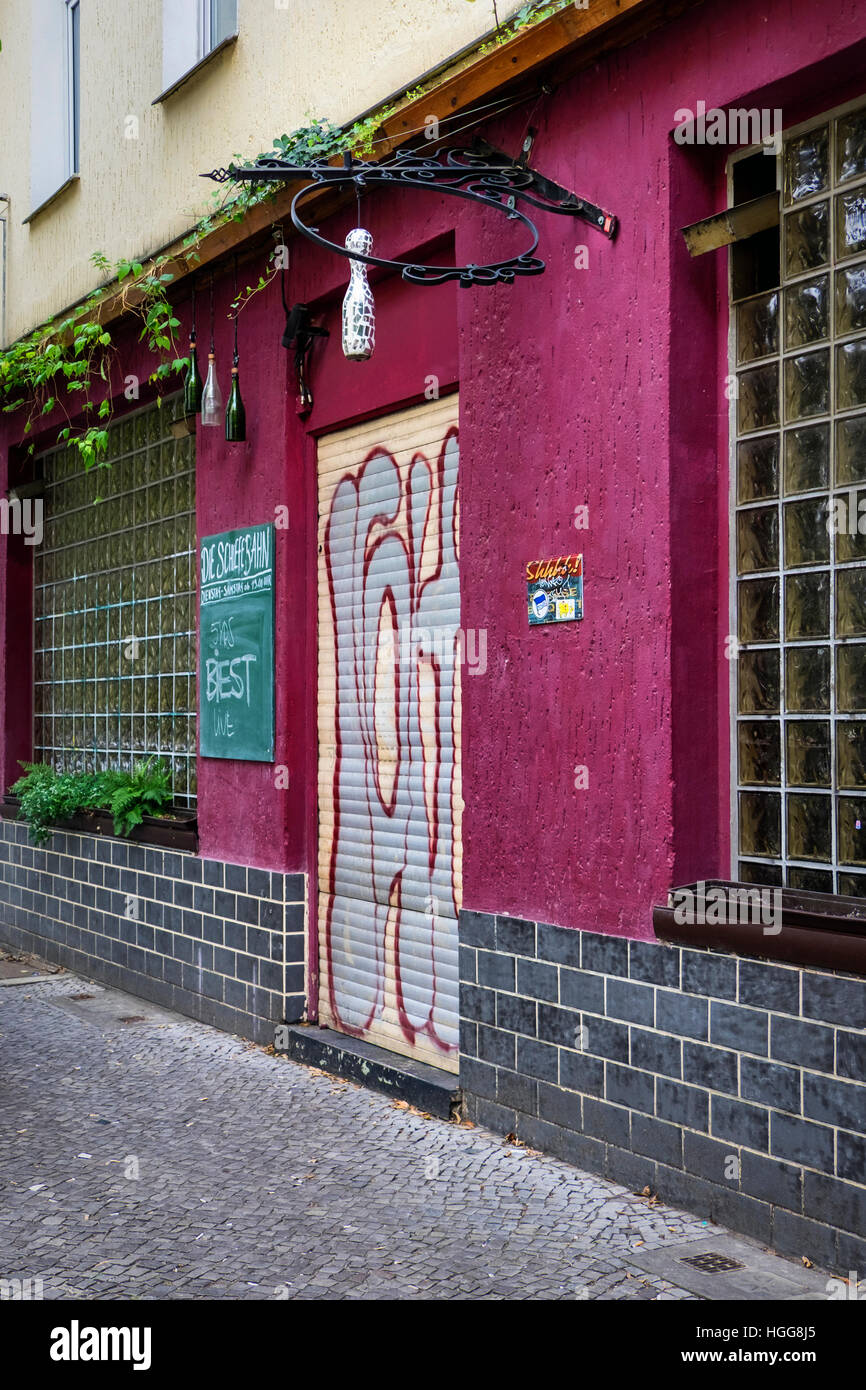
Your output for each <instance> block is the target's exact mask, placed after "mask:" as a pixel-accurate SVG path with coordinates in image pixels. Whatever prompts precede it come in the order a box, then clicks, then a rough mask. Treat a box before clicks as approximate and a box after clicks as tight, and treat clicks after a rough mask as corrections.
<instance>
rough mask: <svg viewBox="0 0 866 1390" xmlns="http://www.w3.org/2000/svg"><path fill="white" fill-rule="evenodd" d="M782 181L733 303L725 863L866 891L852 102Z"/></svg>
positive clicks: (863, 205)
mask: <svg viewBox="0 0 866 1390" xmlns="http://www.w3.org/2000/svg"><path fill="white" fill-rule="evenodd" d="M761 158H764V159H767V158H769V156H766V155H763V156H761ZM778 174H779V187H780V188H781V209H782V211H781V227H780V231H779V235H780V247H779V251H780V259H779V265H780V269H779V275H778V277H777V279H778V283H777V285H776V286H775V287H774V288H769V289H767V288H766V287H765V289H764V292H763V293H760V294H753V295H751V296H750V297H748V298H744V299H741V300H739V301H736V302H734V303H733V305H732V320H733V322H732V336H733V353H734V364H733V366H734V368H735V370H736V375H737V386H738V390H737V395H736V401H735V408H734V416H735V436H736V446H735V447H736V458H735V467H734V487H735V493H736V496H735V524H734V535H733V553H734V559H735V571H736V631H737V637H738V641H739V644H740V645H739V657H738V660H737V661H736V662H735V663H734V665H735V667H736V680H735V685H736V690H735V695H734V705H735V725H736V728H735V751H734V756H735V765H736V796H737V807H736V821H737V830H736V833H737V841H736V844H737V853H736V859H735V863H736V865H737V876H738V877H739V878H741V879H745V880H747V881H750V882H757V883H770V884H785V885H787V886H790V887H792V888H799V889H802V890H807V891H817V892H836V893H844V894H849V895H854V896H857V897H863V896H866V103H863V104H861V105H860V106H859V107H858V108H857V109H853V110H852V109H850V108H848V109H846V110H841V111H839V112H838V113H830V114H829V115H828V116H826V117H824V118H822V119H821V120H819V121H817V122H812V123H810V124H809V125H808V126H807V127H800V128H798V129H797V130H795V131H792V132H789V133H788V135H787V137H786V138H785V140H784V142H783V148H782V152H781V154H780V156H779V170H778ZM745 245H748V243H745ZM861 499H862V509H861Z"/></svg>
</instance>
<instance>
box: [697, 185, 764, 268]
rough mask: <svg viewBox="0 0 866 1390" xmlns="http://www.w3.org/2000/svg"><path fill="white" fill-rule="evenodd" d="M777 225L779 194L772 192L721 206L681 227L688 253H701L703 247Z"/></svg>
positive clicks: (723, 243)
mask: <svg viewBox="0 0 866 1390" xmlns="http://www.w3.org/2000/svg"><path fill="white" fill-rule="evenodd" d="M778 225H779V194H778V193H777V192H776V193H765V194H764V195H763V197H761V198H752V199H751V201H750V202H748V203H739V204H737V206H736V207H732V208H725V210H724V212H717V213H716V214H715V216H714V217H705V218H704V219H703V221H701V222H693V223H692V224H691V226H690V227H683V229H682V233H683V236H684V237H685V240H686V246H687V247H688V248H689V255H690V256H703V255H706V253H707V251H718V250H719V248H720V247H722V246H730V245H731V244H732V243H733V242H735V241H745V240H746V238H747V237H750V236H754V235H755V234H756V232H764V231H766V230H767V228H768V227H778Z"/></svg>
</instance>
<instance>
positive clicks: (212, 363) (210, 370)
mask: <svg viewBox="0 0 866 1390" xmlns="http://www.w3.org/2000/svg"><path fill="white" fill-rule="evenodd" d="M222 413H223V398H222V392H221V391H220V384H219V382H218V381H217V374H216V356H215V354H214V345H213V277H211V282H210V352H209V353H208V355H207V380H206V381H205V384H204V391H203V392H202V398H201V422H202V424H203V425H221V424H222Z"/></svg>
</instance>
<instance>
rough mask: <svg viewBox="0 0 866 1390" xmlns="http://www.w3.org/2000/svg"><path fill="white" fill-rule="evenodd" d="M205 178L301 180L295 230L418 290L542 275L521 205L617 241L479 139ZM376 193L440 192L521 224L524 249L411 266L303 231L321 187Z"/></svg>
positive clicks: (604, 217)
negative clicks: (307, 209)
mask: <svg viewBox="0 0 866 1390" xmlns="http://www.w3.org/2000/svg"><path fill="white" fill-rule="evenodd" d="M527 154H528V151H527ZM202 177H203V178H209V179H213V180H214V181H215V182H216V183H226V182H229V181H230V180H231V181H238V182H240V181H243V182H247V183H252V184H266V183H275V182H276V183H286V182H294V181H297V180H298V179H306V180H307V182H306V184H305V185H304V187H303V188H301V189H300V190H299V191H298V192H297V193H296V194H295V196H294V198H293V200H292V206H291V211H290V216H291V219H292V222H293V224H294V226H295V227H296V229H297V230H298V231H299V232H300V233H301V234H302V235H303V236H305V237H307V238H308V239H309V240H310V241H313V242H315V243H316V244H317V245H319V246H322V247H324V248H325V249H326V250H329V251H333V252H334V254H335V255H338V256H344V257H346V258H347V259H348V260H351V261H356V262H362V263H363V264H365V265H375V266H381V267H383V268H384V269H386V270H391V271H399V272H400V273H401V275H402V277H403V279H404V280H407V281H409V282H410V283H412V284H415V285H441V284H444V283H445V282H446V281H449V280H456V281H457V282H458V283H459V284H460V285H461V286H462V287H463V288H465V289H468V288H471V287H472V286H474V285H493V284H497V283H499V284H506V285H510V284H513V282H514V279H515V277H516V276H518V275H540V274H541V273H542V271H543V270H544V261H542V260H540V259H539V258H538V257H537V256H536V255H535V251H536V248H537V247H538V231H537V229H536V227H535V225H534V223H533V222H532V221H531V220H530V218H529V217H528V216H527V214H526V213H525V212H522V211H521V210H520V209H519V208H518V206H517V203H518V200H519V201H521V202H524V203H529V204H530V205H531V206H532V207H535V208H539V209H541V210H542V211H543V212H551V213H556V214H559V215H562V216H568V217H575V218H579V219H580V220H582V221H584V222H587V223H589V225H590V226H593V227H595V228H596V230H597V231H600V232H601V233H602V234H603V235H604V236H606V237H607V238H608V239H609V240H611V241H612V240H613V238H614V237H615V236H616V232H617V226H618V222H617V218H616V217H614V216H613V214H612V213H608V212H605V211H604V210H603V209H602V208H600V207H597V206H596V205H595V204H594V203H590V202H588V201H587V200H586V199H585V198H579V197H578V196H577V194H575V193H572V192H570V191H569V190H568V189H565V188H562V187H560V185H559V184H557V183H554V182H553V180H552V179H548V178H545V177H544V175H543V174H539V173H538V172H537V171H536V170H534V169H529V168H527V167H526V165H525V164H521V163H519V162H517V163H515V161H514V160H513V159H511V158H510V157H509V156H508V155H506V154H503V153H502V152H501V151H499V150H497V149H495V148H494V147H493V146H492V145H488V144H487V143H486V141H483V140H476V141H475V144H474V147H473V148H472V149H471V150H466V149H445V150H442V151H441V153H440V154H437V155H429V154H424V153H423V152H421V151H418V150H404V151H401V152H400V153H399V154H397V155H395V156H394V157H393V158H391V159H388V160H386V161H383V162H382V163H378V164H374V163H369V162H368V161H366V160H361V159H355V158H353V156H352V155H351V154H345V155H344V156H343V163H342V165H333V164H329V163H324V162H319V163H315V164H310V165H306V164H292V163H291V162H289V161H288V160H285V159H279V158H276V157H274V158H271V157H270V156H265V157H263V158H260V159H258V160H256V162H255V163H254V164H252V165H245V166H237V165H233V164H232V165H229V167H228V168H227V169H214V170H212V172H211V173H210V174H203V175H202ZM380 186H383V187H388V186H397V187H402V188H420V189H433V190H435V191H436V192H438V193H446V194H449V195H451V196H453V197H456V198H464V199H466V200H468V201H469V202H475V203H480V204H482V205H483V206H486V207H492V208H498V209H500V210H501V211H502V212H504V213H505V215H506V217H508V218H509V220H512V221H518V222H520V223H522V225H523V226H524V227H525V228H526V230H527V232H528V233H529V237H530V241H529V245H528V246H527V247H525V248H524V250H522V251H520V252H517V253H515V254H514V255H511V256H507V257H503V259H502V260H500V261H493V262H490V263H489V264H487V265H475V264H469V265H462V266H441V265H419V264H417V263H416V262H411V261H394V260H388V259H387V258H385V257H382V256H373V255H365V254H363V253H362V252H361V251H360V250H359V249H357V248H355V247H351V248H350V247H346V246H339V245H338V244H337V243H336V242H332V241H328V240H327V238H325V237H323V236H321V235H320V234H319V231H318V229H317V228H316V227H310V226H308V225H307V224H306V223H305V222H304V221H303V220H302V218H301V216H300V210H301V208H302V206H303V205H304V204H305V203H306V202H309V200H310V198H311V197H312V195H313V194H315V193H316V192H317V191H318V190H320V189H322V188H327V187H335V188H340V187H344V188H351V187H354V188H355V190H356V192H358V193H359V194H360V193H363V192H366V191H368V190H369V189H372V188H377V187H380Z"/></svg>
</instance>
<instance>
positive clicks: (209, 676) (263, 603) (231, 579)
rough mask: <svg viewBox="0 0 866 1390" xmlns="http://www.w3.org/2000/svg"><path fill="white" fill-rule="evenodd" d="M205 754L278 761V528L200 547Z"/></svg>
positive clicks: (248, 530) (214, 539)
mask: <svg viewBox="0 0 866 1390" xmlns="http://www.w3.org/2000/svg"><path fill="white" fill-rule="evenodd" d="M199 636H200V649H201V672H200V676H199V753H200V755H201V756H202V757H203V758H239V759H242V760H243V761H246V762H261V763H269V762H273V758H274V527H273V524H266V525H264V526H247V527H245V528H244V529H243V530H241V531H223V532H222V533H221V534H220V535H218V536H204V537H203V538H202V541H201V544H200V546H199Z"/></svg>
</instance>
